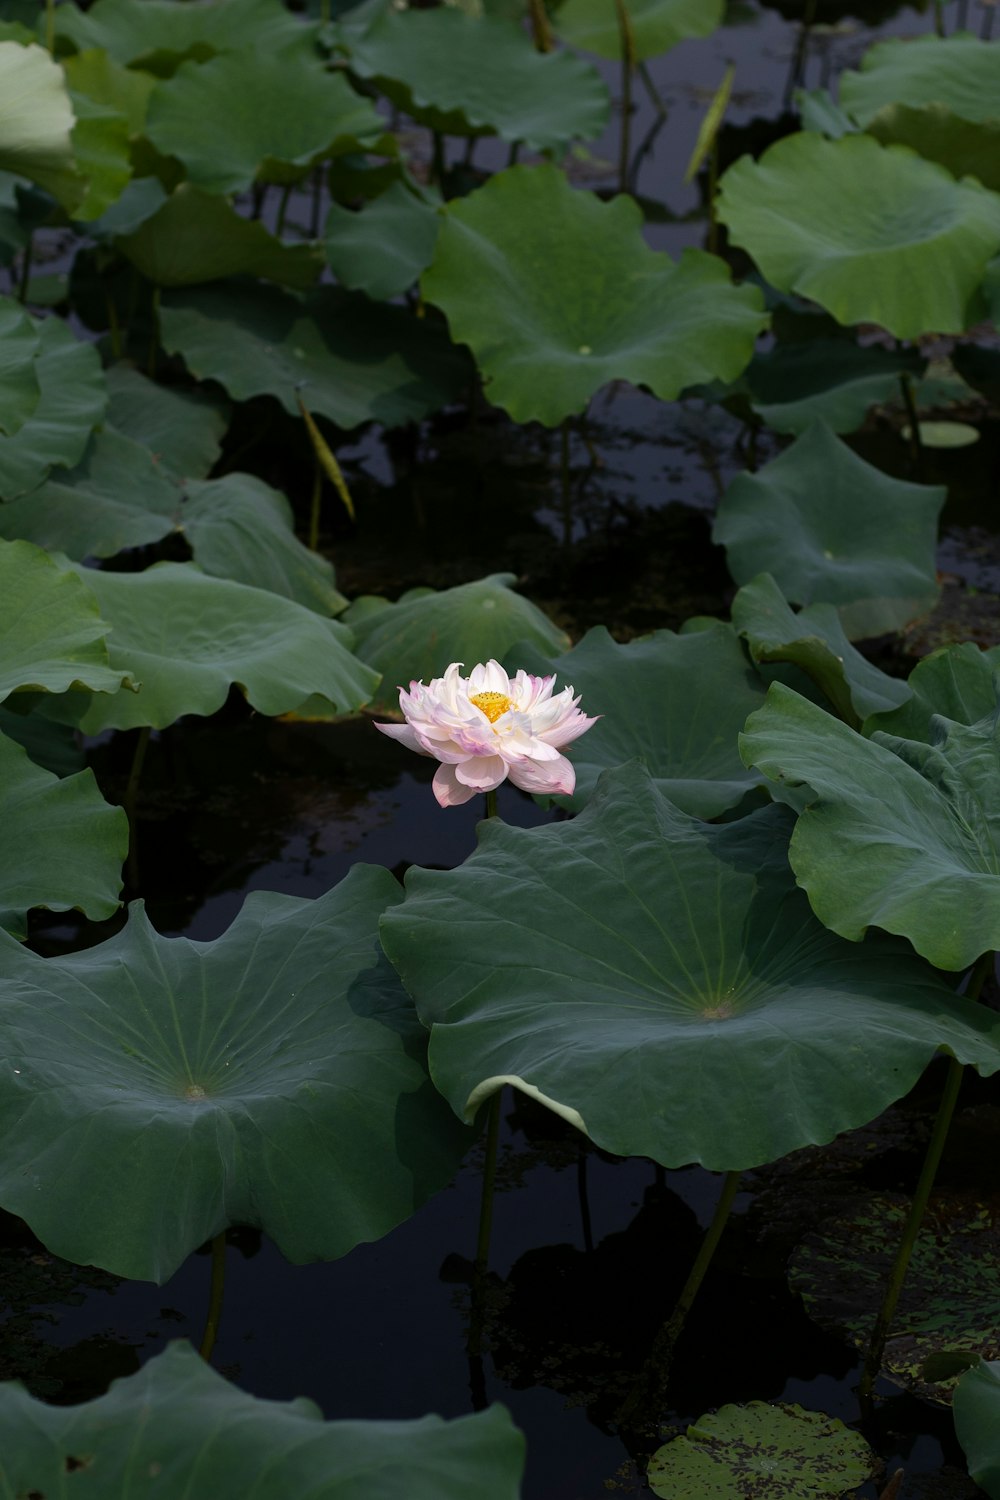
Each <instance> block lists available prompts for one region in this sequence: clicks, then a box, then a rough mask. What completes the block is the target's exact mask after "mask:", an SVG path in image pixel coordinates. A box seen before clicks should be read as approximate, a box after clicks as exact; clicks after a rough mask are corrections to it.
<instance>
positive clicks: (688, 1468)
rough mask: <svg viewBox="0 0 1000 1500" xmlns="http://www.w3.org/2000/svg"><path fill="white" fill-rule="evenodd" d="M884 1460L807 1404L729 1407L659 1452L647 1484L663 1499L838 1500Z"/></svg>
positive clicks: (696, 1424) (756, 1403)
mask: <svg viewBox="0 0 1000 1500" xmlns="http://www.w3.org/2000/svg"><path fill="white" fill-rule="evenodd" d="M877 1465H878V1460H877V1459H876V1457H875V1454H874V1453H873V1452H872V1450H871V1449H870V1448H869V1446H868V1444H867V1443H866V1442H865V1440H864V1438H863V1437H862V1436H861V1434H860V1433H858V1432H852V1431H851V1429H850V1428H849V1427H845V1426H844V1424H843V1422H841V1421H839V1420H838V1419H837V1418H836V1417H828V1416H827V1415H826V1413H825V1412H819V1411H803V1409H802V1407H801V1406H788V1405H785V1404H782V1405H780V1406H768V1405H766V1404H765V1403H764V1402H763V1401H751V1402H750V1403H749V1404H748V1405H747V1406H724V1407H722V1409H721V1410H720V1411H717V1412H709V1413H708V1415H707V1416H704V1417H699V1419H698V1421H697V1422H694V1423H692V1425H691V1426H690V1427H689V1428H688V1430H687V1433H686V1434H685V1435H684V1436H683V1437H677V1438H674V1440H673V1442H670V1443H666V1444H665V1445H664V1446H663V1447H662V1448H658V1449H657V1451H656V1452H655V1453H654V1454H653V1456H652V1458H651V1459H650V1461H649V1470H648V1473H647V1479H648V1482H649V1487H650V1489H651V1490H652V1491H653V1494H654V1495H663V1496H664V1497H665V1500H742V1497H744V1496H747V1495H755V1494H757V1493H761V1494H764V1493H766V1494H767V1496H768V1500H839V1497H840V1496H841V1495H845V1494H847V1492H848V1491H849V1490H854V1489H856V1488H857V1486H858V1485H859V1484H864V1482H865V1480H866V1479H869V1478H871V1476H872V1474H873V1473H874V1471H875V1469H876V1467H877Z"/></svg>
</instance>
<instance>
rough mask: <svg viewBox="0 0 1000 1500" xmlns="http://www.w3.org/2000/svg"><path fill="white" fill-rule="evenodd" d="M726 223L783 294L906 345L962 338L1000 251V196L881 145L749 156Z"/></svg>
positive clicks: (735, 178) (814, 144)
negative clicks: (946, 336) (939, 336)
mask: <svg viewBox="0 0 1000 1500" xmlns="http://www.w3.org/2000/svg"><path fill="white" fill-rule="evenodd" d="M718 215H719V218H720V219H721V220H722V222H723V223H724V224H725V225H726V226H727V228H728V230H729V234H730V238H731V239H732V240H733V241H734V243H736V244H738V245H741V246H742V247H743V248H744V249H745V250H748V251H749V253H750V254H751V255H752V256H753V258H754V260H755V261H756V262H757V265H758V266H759V267H760V269H761V271H762V272H763V273H764V275H765V276H766V277H767V279H768V281H770V282H771V283H772V284H773V285H774V286H776V287H777V288H778V290H779V291H783V292H797V293H798V294H799V295H800V296H802V297H808V298H810V299H811V300H812V301H814V302H818V303H819V304H820V306H821V307H825V308H826V309H827V311H828V312H831V313H832V314H833V315H834V317H835V318H836V319H837V320H838V322H840V323H844V324H850V323H878V324H880V325H881V326H882V327H883V328H887V329H888V330H889V332H890V333H893V334H895V336H896V337H897V338H902V339H912V338H917V337H918V336H919V335H920V334H922V333H961V332H962V331H963V330H964V329H965V328H967V327H968V326H969V324H970V322H974V321H976V320H977V318H978V316H979V314H978V311H977V310H976V309H975V308H974V307H973V298H974V294H975V293H976V292H977V290H978V287H979V284H980V282H981V281H982V279H983V274H984V272H985V270H986V266H987V264H988V263H989V261H990V260H991V258H992V257H993V256H994V255H995V254H996V253H997V250H998V248H1000V196H998V195H997V194H995V193H992V192H989V191H988V190H987V189H986V188H983V187H980V185H979V184H978V183H977V182H974V181H972V180H966V181H963V182H956V181H955V179H954V178H953V177H952V176H951V174H950V173H949V172H946V171H945V170H944V168H943V167H939V166H937V165H936V164H935V163H933V162H929V161H924V160H923V158H922V157H919V156H917V155H916V154H915V153H914V152H912V151H909V150H908V149H907V148H905V147H903V146H888V147H884V146H880V145H879V144H878V142H877V141H875V140H873V139H872V137H871V136H868V135H863V134H858V135H845V136H842V137H841V138H840V139H839V140H836V141H828V140H825V139H823V137H821V136H818V135H813V134H812V133H811V132H808V131H802V132H800V133H799V134H797V135H790V136H786V137H785V138H784V139H783V140H780V141H778V142H777V143H776V144H775V145H774V146H771V147H770V148H769V149H768V150H767V151H765V152H764V155H763V156H762V157H761V158H760V160H759V161H756V162H755V161H753V160H752V159H751V158H750V157H749V156H744V157H741V158H740V160H739V161H737V162H736V163H735V164H734V165H733V166H732V167H730V168H729V170H728V172H726V173H725V175H724V176H723V177H722V179H721V181H720V184H719V200H718Z"/></svg>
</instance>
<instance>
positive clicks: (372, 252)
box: [324, 182, 441, 302]
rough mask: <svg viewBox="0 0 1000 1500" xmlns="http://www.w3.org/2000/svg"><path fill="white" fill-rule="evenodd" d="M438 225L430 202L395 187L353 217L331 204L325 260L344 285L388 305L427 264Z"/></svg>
mask: <svg viewBox="0 0 1000 1500" xmlns="http://www.w3.org/2000/svg"><path fill="white" fill-rule="evenodd" d="M440 224H441V220H440V217H439V215H438V210H437V206H436V205H435V204H434V203H433V202H429V201H428V199H427V198H425V197H421V196H419V195H418V194H417V193H415V192H413V191H412V190H411V189H410V188H408V187H406V186H405V185H404V184H403V183H401V182H394V183H393V184H392V186H391V187H389V188H387V189H386V191H385V192H384V193H380V194H379V196H378V197H377V198H376V199H375V200H374V201H373V202H372V203H369V204H366V205H365V206H364V207H363V208H361V209H360V210H359V211H357V212H355V211H354V210H352V209H349V208H343V207H342V206H341V205H340V204H339V203H331V204H330V210H329V213H328V214H327V216H326V228H325V231H324V233H325V236H326V258H327V260H328V261H329V263H330V266H331V268H332V270H333V273H334V275H335V276H336V278H337V280H338V281H339V282H340V283H341V284H342V285H343V286H346V287H349V288H350V290H351V291H359V292H366V293H367V294H368V296H369V297H373V298H374V299H375V300H376V301H378V302H381V301H384V300H388V299H389V298H391V297H398V296H399V294H400V293H401V292H405V291H407V290H408V289H409V288H410V287H411V286H412V285H413V283H414V282H415V281H416V279H417V277H418V276H419V275H420V273H421V271H423V270H425V269H426V268H427V267H428V266H429V265H430V263H431V261H432V260H433V259H434V245H435V242H436V240H437V236H438V229H439V227H440Z"/></svg>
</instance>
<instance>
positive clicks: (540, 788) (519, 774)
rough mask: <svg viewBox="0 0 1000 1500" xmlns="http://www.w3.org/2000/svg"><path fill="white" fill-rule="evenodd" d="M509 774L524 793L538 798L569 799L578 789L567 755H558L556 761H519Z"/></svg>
mask: <svg viewBox="0 0 1000 1500" xmlns="http://www.w3.org/2000/svg"><path fill="white" fill-rule="evenodd" d="M507 774H508V776H509V777H510V779H511V781H512V782H513V783H514V785H515V786H519V787H520V788H521V790H522V792H531V793H532V795H533V796H536V797H537V796H548V797H569V796H571V795H572V793H573V791H574V789H575V787H576V772H575V771H574V769H573V766H572V764H571V762H570V761H568V760H567V759H566V757H565V755H557V756H556V759H555V760H545V761H538V760H519V761H516V762H515V763H514V764H513V765H512V766H511V767H510V769H509V771H508V772H507Z"/></svg>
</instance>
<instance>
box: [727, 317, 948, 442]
mask: <svg viewBox="0 0 1000 1500" xmlns="http://www.w3.org/2000/svg"><path fill="white" fill-rule="evenodd" d="M925 363H926V362H925V361H924V360H923V359H921V357H920V355H919V354H918V353H917V352H916V350H913V349H884V348H882V347H881V346H880V345H877V344H876V345H868V346H866V345H862V344H856V343H855V342H854V340H853V339H845V338H838V339H819V338H817V339H808V340H804V341H802V342H801V343H796V344H778V345H776V346H775V348H774V349H770V350H768V351H767V352H766V353H763V354H756V355H755V356H754V358H753V359H752V360H751V362H750V364H749V365H748V366H747V369H746V372H745V375H744V377H743V378H744V381H745V383H746V385H747V388H748V390H749V392H750V399H751V401H752V403H753V409H754V411H755V412H756V413H757V415H758V416H759V417H760V418H761V419H762V421H764V422H766V423H767V425H768V427H770V428H772V429H773V430H774V431H775V432H790V433H793V434H795V435H796V436H797V435H798V434H799V433H800V432H804V431H805V430H806V428H807V427H809V426H810V424H811V423H812V422H814V421H815V420H816V419H817V418H819V419H821V420H822V421H824V422H825V423H826V424H827V426H828V427H830V428H831V429H832V430H833V431H834V432H854V431H855V430H856V429H857V428H858V427H860V426H861V424H862V422H863V421H864V420H865V417H866V416H867V414H868V411H869V408H870V407H872V406H874V405H876V403H879V402H884V401H888V400H891V399H892V398H894V397H895V398H897V399H898V397H899V377H900V375H901V374H902V373H903V372H906V373H908V374H912V375H915V376H917V377H918V378H919V376H920V375H921V374H922V373H923V369H924V365H925Z"/></svg>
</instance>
